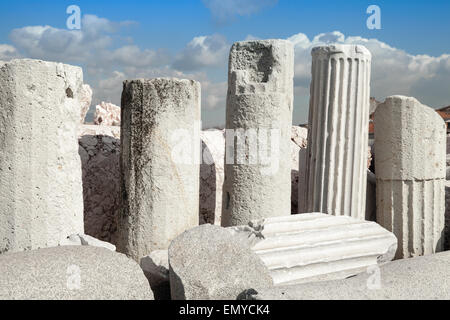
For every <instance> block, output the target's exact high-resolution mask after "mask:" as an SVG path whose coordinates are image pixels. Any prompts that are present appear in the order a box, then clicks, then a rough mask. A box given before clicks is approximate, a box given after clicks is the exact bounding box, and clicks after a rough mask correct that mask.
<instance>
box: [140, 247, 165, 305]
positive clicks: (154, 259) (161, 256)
mask: <svg viewBox="0 0 450 320" xmlns="http://www.w3.org/2000/svg"><path fill="white" fill-rule="evenodd" d="M140 265H141V268H142V270H143V271H144V274H145V276H146V277H147V279H148V282H149V284H150V287H151V288H152V290H153V294H154V295H155V299H156V300H170V280H169V253H168V250H157V251H153V252H152V253H150V254H149V255H148V256H146V257H143V258H142V259H141V262H140Z"/></svg>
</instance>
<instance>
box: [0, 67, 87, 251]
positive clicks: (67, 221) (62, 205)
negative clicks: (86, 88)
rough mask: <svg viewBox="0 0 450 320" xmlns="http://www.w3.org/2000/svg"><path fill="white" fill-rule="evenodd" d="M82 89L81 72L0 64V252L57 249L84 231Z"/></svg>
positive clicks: (76, 68) (79, 70)
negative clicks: (80, 142)
mask: <svg viewBox="0 0 450 320" xmlns="http://www.w3.org/2000/svg"><path fill="white" fill-rule="evenodd" d="M82 85H83V72H82V70H81V68H79V67H73V66H69V65H64V64H61V63H53V62H45V61H39V60H30V59H24V60H12V61H10V62H6V63H5V62H0V253H4V252H7V251H12V252H13V251H22V250H32V249H37V248H43V247H51V246H58V245H59V244H61V243H62V242H64V241H65V239H66V238H67V237H68V236H70V235H72V234H80V233H81V234H82V233H83V231H84V230H83V229H84V228H83V189H82V182H81V162H80V157H79V155H78V139H77V134H78V126H79V123H80V113H81V104H80V101H79V100H78V99H79V98H80V95H81V92H82Z"/></svg>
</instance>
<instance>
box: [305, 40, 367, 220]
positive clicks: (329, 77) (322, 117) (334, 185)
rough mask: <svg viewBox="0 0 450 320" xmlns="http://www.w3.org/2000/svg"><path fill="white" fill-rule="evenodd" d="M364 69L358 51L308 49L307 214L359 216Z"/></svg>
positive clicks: (364, 57)
mask: <svg viewBox="0 0 450 320" xmlns="http://www.w3.org/2000/svg"><path fill="white" fill-rule="evenodd" d="M370 65H371V54H370V52H369V51H368V50H367V49H366V48H365V47H363V46H359V45H341V44H339V45H330V46H323V47H316V48H314V49H313V50H312V81H311V98H310V106H309V121H308V123H309V125H308V129H309V130H308V159H307V160H308V161H307V182H308V187H307V196H306V199H307V210H306V211H308V212H323V213H328V214H333V215H345V216H351V217H353V218H358V219H364V217H365V210H366V208H365V204H366V185H367V173H366V171H367V147H368V146H367V145H368V122H369V106H370Z"/></svg>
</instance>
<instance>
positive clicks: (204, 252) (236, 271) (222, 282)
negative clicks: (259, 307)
mask: <svg viewBox="0 0 450 320" xmlns="http://www.w3.org/2000/svg"><path fill="white" fill-rule="evenodd" d="M169 267H170V287H171V295H172V299H174V300H234V299H236V298H237V296H238V295H239V294H240V293H241V292H242V291H243V290H245V289H246V288H249V287H253V286H257V287H259V286H262V287H268V286H271V285H272V278H271V277H270V275H269V272H268V270H267V268H266V267H265V266H264V264H263V263H262V261H261V260H260V259H259V258H258V256H257V255H256V254H255V253H253V252H252V250H251V249H250V247H249V246H248V245H246V244H245V243H243V242H241V241H239V240H238V239H237V238H235V237H234V236H233V235H232V234H231V233H230V232H229V231H228V230H226V229H224V228H221V227H219V226H213V225H209V224H205V225H202V226H199V227H196V228H194V229H191V230H188V231H186V232H184V233H183V234H181V235H180V236H179V237H177V238H176V239H175V240H174V241H173V242H172V243H171V245H170V247H169Z"/></svg>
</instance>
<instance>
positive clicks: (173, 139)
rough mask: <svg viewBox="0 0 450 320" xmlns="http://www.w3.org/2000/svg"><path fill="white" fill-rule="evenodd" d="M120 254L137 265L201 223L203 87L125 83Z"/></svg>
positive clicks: (191, 83)
mask: <svg viewBox="0 0 450 320" xmlns="http://www.w3.org/2000/svg"><path fill="white" fill-rule="evenodd" d="M121 118H122V124H121V127H122V128H121V161H120V168H121V212H120V216H119V223H118V234H119V235H118V244H117V247H118V251H120V252H123V253H125V254H127V255H128V256H130V257H132V258H133V259H135V260H136V261H139V259H140V258H142V257H144V256H146V255H148V254H150V253H151V252H152V251H155V250H162V249H167V248H168V246H169V244H170V242H171V241H172V240H173V239H174V238H175V237H177V236H178V235H179V234H180V233H182V232H184V231H185V230H187V229H190V228H192V227H195V226H197V225H198V223H199V202H198V201H199V200H198V199H199V178H200V176H199V172H200V84H199V83H198V82H196V81H193V80H179V79H152V80H133V81H125V82H124V88H123V93H122V116H121Z"/></svg>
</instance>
